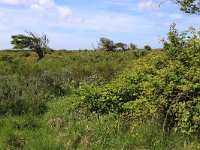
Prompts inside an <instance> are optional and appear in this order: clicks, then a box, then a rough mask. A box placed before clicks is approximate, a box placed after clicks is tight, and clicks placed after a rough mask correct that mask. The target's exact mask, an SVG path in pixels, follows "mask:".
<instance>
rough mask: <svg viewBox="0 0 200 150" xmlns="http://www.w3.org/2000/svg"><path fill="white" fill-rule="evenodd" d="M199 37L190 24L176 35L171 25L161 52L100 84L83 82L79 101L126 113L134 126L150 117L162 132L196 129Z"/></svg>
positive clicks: (93, 109)
mask: <svg viewBox="0 0 200 150" xmlns="http://www.w3.org/2000/svg"><path fill="white" fill-rule="evenodd" d="M183 35H184V36H183ZM189 35H190V38H189V39H185V38H186V37H188V36H189ZM199 39H200V37H199V32H197V31H195V30H194V29H193V28H190V29H189V30H188V31H186V32H183V33H181V34H179V33H178V31H177V30H176V29H175V25H172V26H171V29H170V32H169V34H168V40H167V41H164V45H165V49H164V50H165V51H164V52H162V53H161V52H152V53H151V54H149V55H148V56H146V57H145V58H141V59H139V60H137V61H135V62H134V63H133V69H132V70H131V71H127V72H124V73H123V74H122V75H120V76H119V77H118V79H116V80H114V81H113V82H112V83H110V84H107V85H105V86H104V87H100V88H98V87H95V84H89V85H88V84H86V85H84V84H83V85H81V87H80V92H79V94H80V96H81V98H82V101H81V103H80V105H82V106H83V107H85V108H86V109H87V110H88V111H90V112H96V113H98V114H109V113H117V114H120V115H123V116H129V117H131V118H133V120H135V123H136V124H137V123H140V122H143V121H145V120H146V119H151V118H153V119H155V120H158V123H159V124H160V125H161V126H162V127H163V130H171V129H175V130H179V131H181V132H183V133H187V134H192V133H198V131H199V129H200V121H199V120H200V118H199V114H200V102H199V100H200V43H199Z"/></svg>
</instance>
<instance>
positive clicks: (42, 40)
mask: <svg viewBox="0 0 200 150" xmlns="http://www.w3.org/2000/svg"><path fill="white" fill-rule="evenodd" d="M26 33H27V34H28V35H24V34H18V35H13V36H12V41H11V44H12V45H14V49H29V50H33V51H35V52H36V54H37V55H38V57H39V59H42V58H43V57H44V56H45V54H46V53H47V52H48V50H49V48H48V44H49V39H48V37H47V35H46V34H42V35H39V34H35V33H33V32H29V31H26Z"/></svg>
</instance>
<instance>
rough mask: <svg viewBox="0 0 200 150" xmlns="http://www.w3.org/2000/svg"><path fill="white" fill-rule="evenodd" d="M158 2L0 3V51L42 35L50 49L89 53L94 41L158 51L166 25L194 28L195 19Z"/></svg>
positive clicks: (64, 0) (199, 19) (199, 20)
mask: <svg viewBox="0 0 200 150" xmlns="http://www.w3.org/2000/svg"><path fill="white" fill-rule="evenodd" d="M161 2H162V0H0V18H1V19H0V33H1V34H0V49H7V48H12V45H10V40H11V35H12V34H20V33H24V31H25V30H30V31H33V32H37V33H46V34H47V35H48V36H49V39H50V47H52V48H55V49H86V48H87V49H92V43H93V44H94V45H97V40H98V39H99V38H100V37H107V38H110V39H112V40H113V41H114V42H124V43H127V44H128V43H131V42H132V43H135V44H136V45H138V47H143V46H144V45H146V44H148V45H151V46H152V47H154V48H159V47H161V44H160V43H159V39H161V38H164V37H166V33H167V32H168V29H169V25H170V24H171V23H172V22H175V23H176V24H177V27H178V28H179V29H180V30H184V29H186V28H187V27H189V26H191V25H192V26H194V27H197V28H198V27H200V16H197V15H189V14H185V13H183V12H180V11H179V9H178V7H177V6H176V5H174V4H172V3H164V4H162V5H161V6H160V7H159V4H160V3H161Z"/></svg>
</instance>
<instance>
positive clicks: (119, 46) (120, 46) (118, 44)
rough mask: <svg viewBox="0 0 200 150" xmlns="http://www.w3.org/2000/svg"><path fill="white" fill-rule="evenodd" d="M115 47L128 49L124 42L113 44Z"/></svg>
mask: <svg viewBox="0 0 200 150" xmlns="http://www.w3.org/2000/svg"><path fill="white" fill-rule="evenodd" d="M115 48H119V49H122V50H123V51H126V50H128V46H127V45H126V44H124V43H121V42H119V43H116V44H115Z"/></svg>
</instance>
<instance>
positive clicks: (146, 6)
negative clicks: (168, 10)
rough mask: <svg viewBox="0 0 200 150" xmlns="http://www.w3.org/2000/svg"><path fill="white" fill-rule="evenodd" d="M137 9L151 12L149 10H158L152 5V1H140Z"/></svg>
mask: <svg viewBox="0 0 200 150" xmlns="http://www.w3.org/2000/svg"><path fill="white" fill-rule="evenodd" d="M138 8H139V9H142V10H145V9H146V10H151V9H158V6H157V5H156V4H155V3H153V1H152V0H148V1H140V2H139V3H138Z"/></svg>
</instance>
